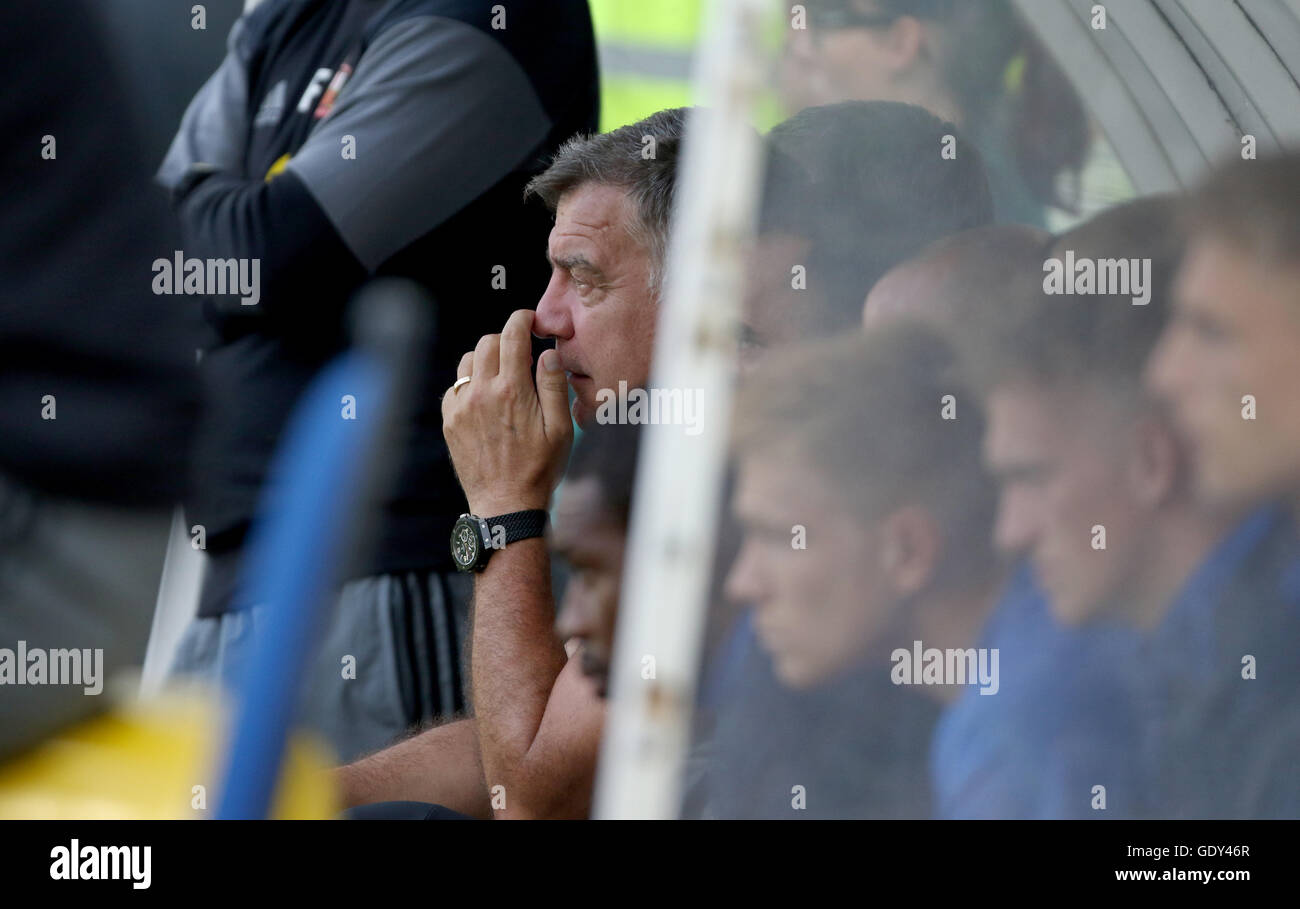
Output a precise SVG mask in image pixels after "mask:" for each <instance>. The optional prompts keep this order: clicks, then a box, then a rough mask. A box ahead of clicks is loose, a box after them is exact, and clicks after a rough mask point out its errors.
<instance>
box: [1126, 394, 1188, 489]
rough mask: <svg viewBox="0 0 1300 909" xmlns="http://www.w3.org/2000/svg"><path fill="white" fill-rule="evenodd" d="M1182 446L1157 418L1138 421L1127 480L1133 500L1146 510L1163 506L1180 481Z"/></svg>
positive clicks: (1155, 416)
mask: <svg viewBox="0 0 1300 909" xmlns="http://www.w3.org/2000/svg"><path fill="white" fill-rule="evenodd" d="M1183 472H1184V456H1183V448H1182V444H1181V443H1180V442H1179V441H1178V438H1177V436H1176V435H1175V434H1174V431H1173V429H1172V428H1171V427H1170V426H1169V424H1168V422H1167V421H1165V420H1164V419H1163V418H1161V417H1160V416H1158V415H1154V414H1153V415H1151V416H1149V417H1145V418H1143V419H1141V420H1139V421H1138V424H1137V431H1136V437H1135V439H1134V443H1133V453H1132V456H1131V457H1130V459H1129V469H1128V481H1129V488H1130V489H1131V490H1132V492H1133V497H1134V499H1135V500H1136V501H1138V502H1140V503H1142V504H1143V505H1145V506H1147V507H1148V508H1155V507H1158V506H1160V505H1163V504H1165V502H1167V501H1168V500H1169V499H1170V497H1171V496H1173V495H1174V494H1175V493H1176V492H1177V491H1178V487H1179V485H1180V483H1181V482H1182V475H1183Z"/></svg>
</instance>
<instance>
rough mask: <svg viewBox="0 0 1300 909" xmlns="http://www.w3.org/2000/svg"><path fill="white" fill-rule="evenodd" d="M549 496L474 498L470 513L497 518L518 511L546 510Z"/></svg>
mask: <svg viewBox="0 0 1300 909" xmlns="http://www.w3.org/2000/svg"><path fill="white" fill-rule="evenodd" d="M548 498H549V496H537V495H526V496H500V497H491V498H481V499H474V500H472V501H471V502H470V503H469V511H470V514H472V515H474V516H475V517H479V518H484V519H486V518H497V517H500V516H501V515H503V514H513V513H515V512H516V511H534V510H536V511H546V510H547V507H546V506H547V505H548V504H549V503H548V501H547V499H548Z"/></svg>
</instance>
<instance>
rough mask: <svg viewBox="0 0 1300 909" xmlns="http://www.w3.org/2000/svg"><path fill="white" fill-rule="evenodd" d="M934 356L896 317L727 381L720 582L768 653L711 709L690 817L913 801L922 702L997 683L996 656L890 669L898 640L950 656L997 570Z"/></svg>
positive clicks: (982, 615)
mask: <svg viewBox="0 0 1300 909" xmlns="http://www.w3.org/2000/svg"><path fill="white" fill-rule="evenodd" d="M952 366H953V357H952V355H951V351H950V349H949V347H948V346H947V345H946V344H945V343H944V342H943V341H942V340H941V339H939V338H938V337H937V336H936V335H935V334H934V333H933V332H931V331H930V330H929V329H926V328H925V327H923V326H919V325H910V324H903V325H898V326H891V327H890V328H888V329H886V330H883V331H882V332H880V333H879V334H878V335H875V336H873V337H869V338H865V339H864V338H861V337H858V336H850V337H847V338H839V339H834V340H828V341H821V342H817V343H815V344H812V345H808V346H806V347H802V348H799V349H797V350H794V351H790V352H789V353H787V354H785V355H776V356H774V357H773V358H772V359H771V360H769V361H768V362H765V363H764V364H763V365H762V366H761V367H760V368H759V370H758V371H757V372H756V373H755V374H754V375H753V376H752V378H751V379H750V381H749V382H748V383H747V384H746V386H745V387H743V388H742V392H741V398H740V402H739V404H738V407H737V418H736V419H737V428H736V435H735V439H734V444H735V450H736V456H737V461H738V479H737V484H736V489H735V493H734V496H733V500H732V508H733V510H734V511H735V514H736V517H737V519H738V521H739V523H740V525H741V528H742V531H743V534H744V538H743V543H742V545H741V549H740V553H739V555H738V556H737V558H736V561H735V564H734V565H733V566H732V568H731V572H730V575H729V576H728V578H727V583H726V591H727V594H728V596H729V597H730V598H732V599H734V600H736V601H738V602H740V603H743V604H744V605H745V606H746V607H748V608H749V609H750V610H751V611H752V617H753V626H754V628H755V630H756V632H757V636H758V639H759V641H760V642H761V644H762V648H763V650H764V651H765V653H766V654H767V655H768V656H769V658H770V659H769V660H766V661H763V662H761V663H759V662H751V663H750V664H749V665H748V667H747V671H746V674H745V675H744V676H743V678H742V679H741V680H740V683H739V684H738V685H736V686H735V691H734V692H733V695H732V697H731V698H730V699H729V700H727V701H725V702H722V703H719V704H717V705H715V709H716V711H717V713H718V716H717V724H716V728H715V730H714V733H713V736H712V741H711V742H710V743H708V748H709V751H710V755H709V758H708V759H707V761H706V767H705V769H704V776H703V778H702V779H701V780H699V781H698V782H697V783H696V784H695V786H694V787H693V788H695V789H696V792H695V794H694V795H693V796H692V798H691V803H693V807H692V808H691V811H692V813H696V814H700V815H704V816H710V817H767V818H801V817H815V818H826V817H842V818H850V817H927V816H928V815H929V813H930V799H929V781H928V777H927V773H926V753H927V751H928V748H929V742H930V734H931V730H932V729H933V725H934V722H935V719H936V717H937V715H938V711H939V707H940V704H941V703H943V702H944V701H947V700H950V699H951V698H953V697H955V696H957V694H958V693H959V692H960V691H961V690H962V689H961V687H960V686H961V685H962V684H971V685H979V686H982V687H983V688H984V689H985V690H987V691H989V692H990V693H991V694H995V693H996V691H997V688H998V685H999V679H998V667H997V663H996V655H992V657H991V660H992V661H991V663H990V662H989V656H988V655H985V658H984V659H983V660H981V661H980V664H979V672H978V673H977V672H976V668H975V666H974V664H973V663H972V664H971V665H970V667H969V677H964V678H962V679H961V680H955V679H948V678H945V679H942V680H940V681H942V682H943V683H944V684H938V685H934V684H922V682H921V678H920V674H921V667H920V666H916V667H915V674H912V673H910V672H903V671H902V670H901V669H900V668H899V667H900V666H902V663H901V658H899V657H898V652H899V651H900V650H903V651H906V653H907V655H908V657H909V658H910V656H911V654H912V653H913V652H914V647H923V648H924V649H926V650H929V649H932V648H937V649H938V650H940V651H943V652H948V651H950V650H953V649H959V650H961V651H962V652H963V654H964V653H965V652H966V650H967V648H971V647H972V646H973V644H974V641H975V639H976V637H977V634H978V630H979V628H980V627H981V626H982V625H983V623H984V621H985V619H986V618H987V616H988V614H989V611H990V610H991V609H992V607H993V604H994V602H995V599H996V595H997V592H998V590H999V588H1000V586H1001V584H1002V581H1003V571H1002V566H1001V565H1000V563H999V562H998V560H997V559H995V558H994V557H993V555H992V553H991V549H990V547H989V529H990V526H991V520H992V510H993V500H994V496H993V490H992V486H991V484H990V483H988V482H987V479H986V478H985V476H984V474H983V472H982V470H981V467H980V452H979V440H980V436H981V431H982V426H983V423H982V421H981V418H980V415H979V411H978V408H977V407H976V406H975V403H974V401H973V400H972V399H971V398H970V397H969V396H967V395H965V394H964V392H962V391H961V389H960V387H959V385H958V383H957V381H956V378H955V376H954V375H953V374H952ZM947 395H952V396H953V402H952V406H953V407H955V408H956V410H954V411H949V412H948V414H947V416H945V406H946V404H945V396H947ZM918 642H919V643H918ZM970 653H971V654H972V655H973V654H974V651H973V650H972V651H970ZM977 675H978V678H977Z"/></svg>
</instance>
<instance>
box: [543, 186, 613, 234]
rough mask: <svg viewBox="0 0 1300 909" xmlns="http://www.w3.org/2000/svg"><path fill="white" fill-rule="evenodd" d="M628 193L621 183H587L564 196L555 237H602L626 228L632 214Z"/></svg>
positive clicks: (560, 204) (561, 201)
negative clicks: (629, 213) (629, 212)
mask: <svg viewBox="0 0 1300 909" xmlns="http://www.w3.org/2000/svg"><path fill="white" fill-rule="evenodd" d="M628 205H629V200H628V196H627V192H626V191H625V190H623V189H622V188H621V187H618V186H607V185H605V184H603V183H584V184H582V185H580V186H578V187H576V188H574V189H571V190H569V192H567V193H565V194H564V195H563V196H561V197H560V201H559V204H558V205H556V207H555V229H554V230H553V231H552V232H551V236H552V237H559V238H566V237H598V236H600V235H602V234H605V233H608V232H609V231H610V230H612V229H614V228H618V229H619V230H622V229H623V227H624V224H625V221H626V219H627V216H628Z"/></svg>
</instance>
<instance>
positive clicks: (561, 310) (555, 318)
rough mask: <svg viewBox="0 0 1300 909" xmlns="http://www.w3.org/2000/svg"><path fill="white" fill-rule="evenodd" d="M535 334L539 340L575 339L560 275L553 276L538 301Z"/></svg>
mask: <svg viewBox="0 0 1300 909" xmlns="http://www.w3.org/2000/svg"><path fill="white" fill-rule="evenodd" d="M533 334H534V335H536V336H537V337H539V338H557V339H568V338H571V337H573V318H572V317H571V316H570V314H569V307H568V305H567V304H566V302H565V299H564V294H563V292H562V290H561V288H560V279H559V275H552V276H551V283H550V284H548V285H547V287H546V293H544V294H542V298H541V299H540V300H538V301H537V315H536V316H535V317H534V318H533Z"/></svg>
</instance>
